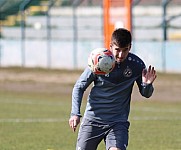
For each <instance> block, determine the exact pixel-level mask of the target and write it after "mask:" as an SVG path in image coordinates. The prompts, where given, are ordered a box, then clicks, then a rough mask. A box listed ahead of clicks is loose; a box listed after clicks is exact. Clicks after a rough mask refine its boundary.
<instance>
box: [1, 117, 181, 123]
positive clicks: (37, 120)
mask: <svg viewBox="0 0 181 150" xmlns="http://www.w3.org/2000/svg"><path fill="white" fill-rule="evenodd" d="M130 120H136V121H146V120H149V121H160V120H162V121H173V120H177V121H179V120H181V117H180V116H174V117H159V116H153V117H151V116H150V117H130ZM6 122H7V123H48V122H50V123H56V122H68V118H67V119H65V118H64V119H57V118H26V119H21V118H4V119H0V123H6Z"/></svg>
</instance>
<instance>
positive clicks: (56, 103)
mask: <svg viewBox="0 0 181 150" xmlns="http://www.w3.org/2000/svg"><path fill="white" fill-rule="evenodd" d="M79 74H80V71H59V70H44V69H20V68H10V69H9V68H4V69H0V150H75V144H76V137H77V131H76V132H75V133H73V132H72V131H71V129H70V128H69V125H68V119H69V114H70V109H71V90H72V87H73V84H74V82H75V80H76V79H77V77H78V76H79ZM180 76H181V75H176V74H172V75H170V74H168V75H166V74H159V76H158V78H157V81H156V83H155V94H154V95H153V97H152V98H150V99H147V100H146V99H145V98H142V97H141V96H139V95H138V94H137V93H136V91H137V88H134V89H135V92H133V101H132V103H131V113H130V118H129V120H130V122H131V126H130V138H129V147H128V150H140V149H141V150H155V149H157V150H181V98H180V95H181V93H179V92H178V91H180V89H181V77H180ZM173 83H174V85H172V84H173ZM172 86H173V87H172ZM86 95H87V92H86V93H85V97H84V103H83V106H82V112H83V110H84V106H85V101H86ZM98 150H105V148H104V143H103V142H102V143H101V144H100V146H99V148H98Z"/></svg>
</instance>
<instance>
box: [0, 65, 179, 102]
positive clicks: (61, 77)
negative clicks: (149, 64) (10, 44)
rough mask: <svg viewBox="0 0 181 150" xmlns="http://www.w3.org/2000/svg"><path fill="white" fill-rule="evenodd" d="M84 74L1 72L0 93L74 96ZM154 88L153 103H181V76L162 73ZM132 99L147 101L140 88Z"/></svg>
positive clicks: (79, 72)
mask: <svg viewBox="0 0 181 150" xmlns="http://www.w3.org/2000/svg"><path fill="white" fill-rule="evenodd" d="M81 72H82V71H81V70H79V71H73V70H46V69H22V68H1V70H0V90H1V91H2V90H4V91H6V90H8V91H14V92H21V91H22V92H23V91H24V92H41V93H43V92H44V93H52V94H69V95H70V94H71V92H72V88H73V85H74V83H75V82H76V80H77V79H78V77H79V76H80V74H81ZM154 88H155V91H154V94H153V96H152V97H151V99H152V100H159V101H174V102H181V98H180V97H181V75H180V74H161V73H159V74H158V77H157V79H156V81H155V83H154ZM87 91H89V90H87ZM86 94H87V92H86ZM132 99H133V100H140V99H143V98H142V97H141V96H140V94H139V92H138V88H137V86H136V85H135V87H134V89H133V95H132Z"/></svg>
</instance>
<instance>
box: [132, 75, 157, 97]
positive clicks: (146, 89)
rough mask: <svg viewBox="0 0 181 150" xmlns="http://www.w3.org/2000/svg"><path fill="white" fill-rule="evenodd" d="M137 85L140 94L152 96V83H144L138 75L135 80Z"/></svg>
mask: <svg viewBox="0 0 181 150" xmlns="http://www.w3.org/2000/svg"><path fill="white" fill-rule="evenodd" d="M136 82H137V85H138V87H139V91H140V93H141V95H142V96H144V97H146V98H149V97H151V96H152V94H153V91H154V88H153V85H152V84H144V83H142V77H141V76H140V77H139V78H138V79H137V80H136Z"/></svg>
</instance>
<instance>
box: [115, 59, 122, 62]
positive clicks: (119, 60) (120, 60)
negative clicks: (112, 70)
mask: <svg viewBox="0 0 181 150" xmlns="http://www.w3.org/2000/svg"><path fill="white" fill-rule="evenodd" d="M116 61H117V63H121V62H123V61H124V59H117V60H116Z"/></svg>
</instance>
